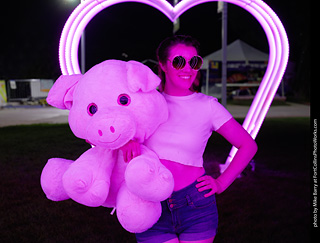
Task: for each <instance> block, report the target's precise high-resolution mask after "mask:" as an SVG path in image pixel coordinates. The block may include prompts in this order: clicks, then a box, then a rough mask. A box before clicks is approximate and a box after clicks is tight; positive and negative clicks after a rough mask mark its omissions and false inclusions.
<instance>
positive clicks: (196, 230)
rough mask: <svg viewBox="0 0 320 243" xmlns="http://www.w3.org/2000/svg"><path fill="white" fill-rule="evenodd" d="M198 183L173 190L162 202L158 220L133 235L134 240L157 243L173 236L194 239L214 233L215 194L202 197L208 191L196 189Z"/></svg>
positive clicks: (216, 216) (216, 218)
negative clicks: (150, 226)
mask: <svg viewBox="0 0 320 243" xmlns="http://www.w3.org/2000/svg"><path fill="white" fill-rule="evenodd" d="M197 183H198V182H197V181H195V182H194V183H192V184H191V185H189V186H187V187H185V188H183V189H181V190H179V191H176V192H173V193H172V195H171V197H170V198H168V199H167V200H165V201H163V202H161V205H162V214H161V217H160V219H159V220H158V222H157V223H156V224H155V225H153V227H152V228H150V229H149V230H147V231H145V232H142V233H138V234H136V238H137V241H138V242H144V243H160V242H165V241H168V240H171V239H174V238H179V239H180V240H184V241H195V240H205V239H209V238H211V237H213V236H215V235H216V230H217V227H218V210H217V205H216V199H215V195H212V196H210V197H207V198H206V197H204V194H206V193H208V190H207V191H203V192H198V189H197V188H196V184H197Z"/></svg>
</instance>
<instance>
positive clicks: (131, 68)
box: [127, 61, 161, 92]
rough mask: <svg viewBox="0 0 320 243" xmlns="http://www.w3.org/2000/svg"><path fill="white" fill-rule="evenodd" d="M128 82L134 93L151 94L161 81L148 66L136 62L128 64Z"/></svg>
mask: <svg viewBox="0 0 320 243" xmlns="http://www.w3.org/2000/svg"><path fill="white" fill-rule="evenodd" d="M127 80H128V85H129V89H130V90H131V91H132V92H138V91H140V90H141V91H142V92H149V91H152V90H154V89H155V88H157V87H158V85H159V84H160V82H161V80H160V78H159V77H158V76H157V75H156V74H155V73H154V72H152V70H151V69H150V68H149V67H147V66H146V65H144V64H142V63H140V62H136V61H129V62H127Z"/></svg>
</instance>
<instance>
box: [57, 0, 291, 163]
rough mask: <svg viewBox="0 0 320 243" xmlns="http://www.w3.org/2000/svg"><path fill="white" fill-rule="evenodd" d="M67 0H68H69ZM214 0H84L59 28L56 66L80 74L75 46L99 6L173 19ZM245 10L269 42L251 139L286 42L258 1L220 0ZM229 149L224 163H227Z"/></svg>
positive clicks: (250, 119)
mask: <svg viewBox="0 0 320 243" xmlns="http://www.w3.org/2000/svg"><path fill="white" fill-rule="evenodd" d="M70 1H71V0H70ZM215 1H217V0H182V1H181V2H179V3H178V4H177V5H176V6H175V7H173V6H172V5H171V4H169V3H168V2H167V1H166V0H99V1H97V0H86V1H84V2H82V3H81V4H80V5H78V7H77V8H76V9H75V10H74V11H73V13H72V14H71V15H70V17H69V19H68V20H67V22H66V24H65V26H64V29H63V31H62V35H61V39H60V47H59V59H60V67H61V71H62V73H63V74H80V73H81V72H80V68H79V63H78V46H79V41H80V37H81V34H82V32H83V30H84V29H85V27H86V26H87V24H88V23H89V22H90V20H91V19H92V18H93V17H94V16H95V15H96V14H97V13H99V12H100V11H102V10H103V9H105V8H107V7H110V6H112V5H114V4H118V3H125V2H137V3H144V4H147V5H150V6H152V7H154V8H156V9H158V10H159V11H161V12H162V13H163V14H164V15H166V16H167V17H168V18H169V19H170V20H171V21H172V22H174V21H175V20H176V19H177V18H178V17H179V16H180V15H181V14H183V13H184V12H185V11H187V10H188V9H190V8H192V7H194V6H196V5H199V4H202V3H206V2H215ZM223 2H228V3H232V4H235V5H238V6H239V7H241V8H243V9H245V10H247V11H248V12H249V13H251V14H252V15H253V16H254V17H255V18H256V19H257V20H258V22H259V23H260V24H261V26H262V28H263V29H264V31H265V33H266V36H267V39H268V43H269V60H268V67H267V70H266V73H265V75H264V77H263V79H262V81H261V84H260V87H259V89H258V92H257V94H256V96H255V98H254V100H253V102H252V105H251V107H250V109H249V112H248V114H247V116H246V119H245V121H244V123H243V127H244V128H245V129H246V130H247V131H248V132H249V133H250V135H251V136H252V137H253V138H255V137H256V135H257V133H258V131H259V129H260V127H261V124H262V122H263V120H264V118H265V116H266V114H267V112H268V110H269V107H270V104H271V102H272V100H273V98H274V95H275V93H276V91H277V89H278V87H279V84H280V82H281V79H282V77H283V74H284V71H285V69H286V65H287V62H288V56H289V44H288V39H287V34H286V32H285V29H284V27H283V25H282V23H281V21H280V20H279V18H278V16H277V15H276V14H275V13H274V11H273V10H272V9H271V8H270V7H269V6H268V5H267V4H265V3H264V2H263V1H261V0H224V1H223ZM235 152H236V149H235V148H232V150H231V152H230V155H229V158H228V159H227V163H226V165H227V164H228V163H230V161H231V160H232V158H233V156H234V154H235Z"/></svg>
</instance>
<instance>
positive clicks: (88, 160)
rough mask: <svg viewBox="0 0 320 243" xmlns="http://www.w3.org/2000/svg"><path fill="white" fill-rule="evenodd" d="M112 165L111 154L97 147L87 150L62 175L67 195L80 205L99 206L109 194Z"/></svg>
mask: <svg viewBox="0 0 320 243" xmlns="http://www.w3.org/2000/svg"><path fill="white" fill-rule="evenodd" d="M114 163H115V159H114V158H113V153H111V152H109V151H106V150H101V149H99V148H97V147H95V148H92V149H89V150H88V151H86V152H85V153H84V154H82V155H81V157H80V158H78V159H77V160H76V161H75V162H74V163H73V164H72V165H71V166H70V167H69V169H68V170H67V171H66V173H65V174H64V175H63V178H62V180H63V186H64V188H65V190H66V192H67V194H68V195H69V196H70V198H71V199H73V200H74V201H76V202H78V203H80V204H83V205H86V206H90V207H98V206H101V205H102V204H103V203H104V202H105V200H106V199H107V196H108V193H109V187H110V175H111V173H112V169H113V167H114Z"/></svg>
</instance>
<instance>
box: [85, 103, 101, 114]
mask: <svg viewBox="0 0 320 243" xmlns="http://www.w3.org/2000/svg"><path fill="white" fill-rule="evenodd" d="M87 111H88V114H89V115H90V116H93V115H94V114H95V113H96V112H97V111H98V106H97V105H96V104H95V103H91V104H90V105H88V108H87Z"/></svg>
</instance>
